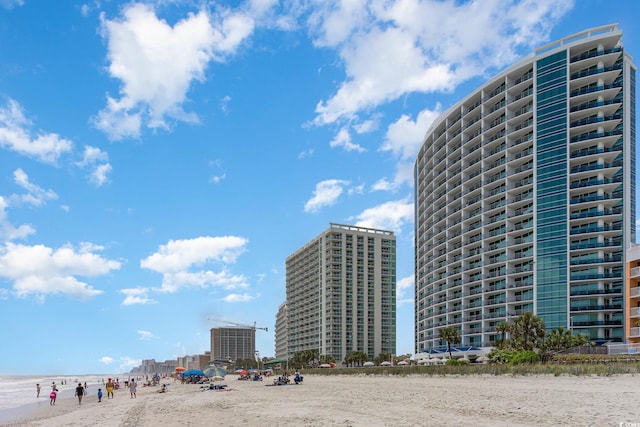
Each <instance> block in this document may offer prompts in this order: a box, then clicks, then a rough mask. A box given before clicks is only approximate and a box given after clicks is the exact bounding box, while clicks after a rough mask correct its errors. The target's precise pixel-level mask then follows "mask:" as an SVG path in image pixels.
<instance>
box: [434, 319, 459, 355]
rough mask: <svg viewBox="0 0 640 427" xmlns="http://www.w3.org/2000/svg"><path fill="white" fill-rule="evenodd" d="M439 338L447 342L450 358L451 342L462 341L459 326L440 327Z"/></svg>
mask: <svg viewBox="0 0 640 427" xmlns="http://www.w3.org/2000/svg"><path fill="white" fill-rule="evenodd" d="M438 338H440V339H441V340H444V341H446V342H447V350H448V351H449V359H451V358H452V356H451V344H458V343H459V342H460V331H459V330H458V328H454V327H453V326H448V327H446V328H442V329H440V332H439V334H438Z"/></svg>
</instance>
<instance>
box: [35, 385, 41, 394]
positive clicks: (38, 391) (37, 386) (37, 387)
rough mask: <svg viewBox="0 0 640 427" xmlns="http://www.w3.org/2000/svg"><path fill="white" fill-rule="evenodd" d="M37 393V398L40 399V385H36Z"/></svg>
mask: <svg viewBox="0 0 640 427" xmlns="http://www.w3.org/2000/svg"><path fill="white" fill-rule="evenodd" d="M36 392H37V393H38V394H37V395H36V397H40V384H36Z"/></svg>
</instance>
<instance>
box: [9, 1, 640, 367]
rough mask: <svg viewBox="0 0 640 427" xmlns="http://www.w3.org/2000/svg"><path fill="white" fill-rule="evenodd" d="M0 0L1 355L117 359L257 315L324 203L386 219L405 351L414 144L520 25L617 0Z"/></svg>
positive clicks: (576, 21)
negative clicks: (393, 238) (391, 239)
mask: <svg viewBox="0 0 640 427" xmlns="http://www.w3.org/2000/svg"><path fill="white" fill-rule="evenodd" d="M612 4H613V3H611V2H609V1H599V0H583V1H577V2H575V3H573V2H571V1H551V0H549V1H506V0H483V1H478V2H472V1H442V2H441V1H433V0H422V1H419V0H403V1H381V0H371V1H364V0H353V1H344V2H337V1H329V0H326V1H324V0H323V1H320V0H319V1H301V0H300V1H297V0H291V1H281V2H278V1H273V0H253V1H220V2H208V1H187V0H185V1H180V0H173V1H171V0H157V1H148V2H119V1H108V0H92V1H88V0H87V1H84V2H83V1H72V0H69V1H64V2H52V1H43V0H39V1H38V0H0V58H2V60H1V61H0V321H1V322H2V324H3V325H4V329H3V333H2V341H3V345H2V348H3V350H2V351H1V352H0V358H1V359H2V360H1V362H2V363H0V374H2V373H4V374H9V373H13V374H15V373H17V374H63V373H67V374H83V373H112V372H122V371H125V370H129V369H130V368H131V367H133V366H137V365H138V364H139V363H140V361H141V359H147V358H155V359H156V360H165V359H174V358H176V357H177V356H182V355H185V354H197V353H201V352H203V351H205V350H208V349H209V345H210V343H209V329H210V328H212V327H216V326H225V324H224V323H221V322H217V321H212V320H209V319H210V318H213V319H219V320H223V321H229V322H236V323H242V324H253V323H254V322H256V325H257V326H260V327H268V329H269V330H268V332H265V331H262V330H258V331H257V332H256V335H257V349H258V350H259V351H260V354H261V355H262V356H272V355H273V354H274V340H273V329H274V323H275V314H276V312H277V309H278V306H279V305H280V304H281V303H282V302H283V301H284V299H285V273H286V272H285V259H286V257H287V256H289V255H290V254H292V253H293V252H295V251H296V250H297V249H299V248H300V247H301V246H302V245H304V244H305V243H306V242H308V241H309V240H311V239H313V238H315V237H316V236H317V235H318V234H320V233H321V232H323V231H324V230H326V229H327V228H328V226H329V223H330V222H336V223H343V224H353V225H361V226H367V227H375V228H383V229H388V230H393V231H394V232H395V233H396V236H397V248H398V250H397V278H398V283H397V296H398V307H397V324H398V329H397V337H398V339H397V352H398V353H400V354H402V353H412V352H413V340H414V338H413V316H414V311H413V310H414V306H413V180H412V169H413V161H414V157H415V154H416V152H417V150H418V148H419V146H420V144H421V142H422V137H423V136H424V134H425V132H426V131H427V129H428V127H429V125H430V123H431V122H432V121H433V119H434V118H435V117H437V116H438V114H439V113H441V112H443V111H444V110H446V109H447V108H448V107H449V106H451V105H452V104H454V103H455V102H457V101H458V100H460V99H461V98H462V97H464V96H465V95H466V94H467V93H468V92H469V91H471V90H473V89H474V88H476V87H478V86H479V85H480V84H481V83H482V82H483V81H484V80H486V79H487V78H490V77H491V76H492V75H494V74H495V73H496V72H498V71H499V70H501V69H503V68H505V67H506V66H508V65H509V64H511V63H512V62H514V61H515V60H517V59H518V58H520V57H522V56H525V55H527V54H529V53H531V52H532V51H533V49H534V48H535V47H537V46H540V45H542V44H545V43H547V42H550V41H553V40H556V39H559V38H563V37H566V36H568V35H571V34H573V33H576V32H579V31H582V30H584V29H587V28H591V27H596V26H601V25H606V24H611V23H619V24H620V27H621V28H622V30H623V31H624V33H625V34H624V38H623V41H624V44H625V47H626V48H627V49H628V50H629V52H630V53H631V55H634V54H635V55H640V34H639V30H638V25H637V17H638V16H640V6H639V5H640V3H638V2H636V1H633V0H628V1H619V2H615V7H613V6H612Z"/></svg>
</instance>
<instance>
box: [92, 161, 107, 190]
mask: <svg viewBox="0 0 640 427" xmlns="http://www.w3.org/2000/svg"><path fill="white" fill-rule="evenodd" d="M111 169H112V168H111V165H110V164H109V163H105V164H102V165H97V166H96V167H95V169H94V170H93V172H91V173H90V174H89V180H90V181H91V182H92V183H93V184H95V185H96V186H97V187H101V186H103V185H104V184H105V183H107V182H109V174H110V173H111Z"/></svg>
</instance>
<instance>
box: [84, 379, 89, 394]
mask: <svg viewBox="0 0 640 427" xmlns="http://www.w3.org/2000/svg"><path fill="white" fill-rule="evenodd" d="M87 393H89V387H87V382H86V381H85V382H84V395H85V396H86V395H87Z"/></svg>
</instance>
